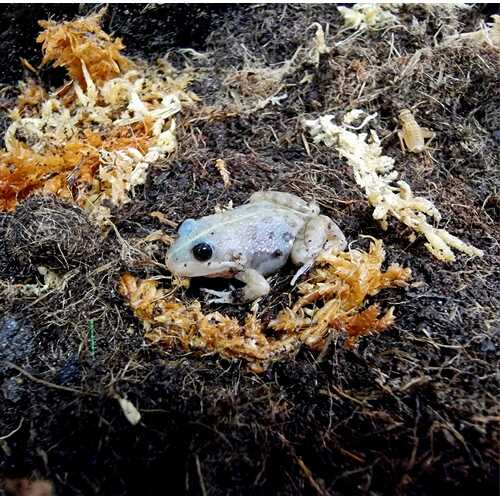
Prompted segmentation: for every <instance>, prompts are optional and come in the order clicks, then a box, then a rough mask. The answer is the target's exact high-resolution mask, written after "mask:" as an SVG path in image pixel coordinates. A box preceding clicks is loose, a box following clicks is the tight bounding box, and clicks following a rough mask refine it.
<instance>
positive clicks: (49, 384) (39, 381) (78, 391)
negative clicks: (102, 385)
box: [3, 361, 99, 396]
mask: <svg viewBox="0 0 500 500" xmlns="http://www.w3.org/2000/svg"><path fill="white" fill-rule="evenodd" d="M3 364H4V365H6V366H8V367H9V368H13V369H14V370H17V371H18V372H19V373H21V374H23V375H24V376H25V377H26V378H29V379H30V380H31V381H33V382H36V383H37V384H42V385H45V386H47V387H50V388H51V389H59V390H61V391H67V392H72V393H74V394H83V395H85V396H99V394H98V393H97V392H93V391H92V392H90V391H82V390H81V389H75V388H73V387H64V386H63V385H59V384H53V383H52V382H47V381H46V380H43V379H41V378H37V377H35V376H34V375H31V373H29V372H27V371H26V370H23V369H22V368H21V367H20V366H17V365H15V364H14V363H11V362H10V361H4V362H3Z"/></svg>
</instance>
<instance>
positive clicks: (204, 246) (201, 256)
mask: <svg viewBox="0 0 500 500" xmlns="http://www.w3.org/2000/svg"><path fill="white" fill-rule="evenodd" d="M192 251H193V255H194V256H195V258H196V259H197V260H201V261H202V262H204V261H206V260H208V259H210V257H212V254H213V250H212V247H211V246H210V245H209V244H208V243H198V244H197V245H195V246H194V247H193V250H192Z"/></svg>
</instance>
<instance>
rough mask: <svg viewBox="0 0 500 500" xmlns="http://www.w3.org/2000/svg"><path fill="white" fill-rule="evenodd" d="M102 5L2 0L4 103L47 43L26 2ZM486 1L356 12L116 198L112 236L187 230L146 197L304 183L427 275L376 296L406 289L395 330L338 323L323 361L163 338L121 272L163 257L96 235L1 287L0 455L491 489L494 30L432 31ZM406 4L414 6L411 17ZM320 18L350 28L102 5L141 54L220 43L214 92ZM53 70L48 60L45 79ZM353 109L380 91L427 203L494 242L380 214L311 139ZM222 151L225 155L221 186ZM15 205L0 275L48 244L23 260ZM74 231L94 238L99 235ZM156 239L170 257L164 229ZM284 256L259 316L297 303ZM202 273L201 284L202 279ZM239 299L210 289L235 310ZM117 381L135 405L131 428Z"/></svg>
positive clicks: (182, 135) (244, 10)
mask: <svg viewBox="0 0 500 500" xmlns="http://www.w3.org/2000/svg"><path fill="white" fill-rule="evenodd" d="M93 8H95V7H93V6H91V5H90V6H89V5H82V6H79V5H77V4H73V5H65V6H58V7H57V10H56V7H53V6H50V5H46V6H40V5H36V6H34V5H32V6H29V5H25V6H2V8H1V10H0V17H1V19H2V22H3V24H4V25H8V26H10V27H9V29H8V30H6V31H4V32H3V33H2V35H1V36H0V45H1V47H2V48H3V51H2V53H3V54H6V57H5V58H3V60H2V69H3V71H2V79H3V83H4V84H6V85H10V86H11V88H10V89H9V90H8V91H6V93H5V94H3V95H4V99H5V100H4V101H2V103H3V104H2V103H0V104H1V106H0V107H1V109H0V114H1V117H2V123H3V124H5V123H7V118H6V113H7V111H8V102H9V101H8V99H9V95H10V94H9V92H10V93H11V94H12V95H15V85H16V82H17V81H18V80H19V79H21V78H22V77H23V71H22V68H21V66H20V64H19V62H18V61H19V57H26V58H27V59H29V60H30V62H32V64H35V63H37V62H38V61H39V58H40V53H39V49H38V48H37V47H36V44H35V42H34V39H35V37H36V34H37V33H38V27H37V25H36V20H37V19H43V18H47V17H48V16H53V17H54V18H55V19H63V18H68V19H69V18H72V17H73V16H74V15H77V14H80V15H81V14H85V13H87V12H89V10H91V9H93ZM405 9H407V10H405ZM491 13H492V12H491V9H490V7H488V6H481V5H478V6H475V7H474V8H472V9H471V10H468V11H466V12H465V11H464V12H461V11H450V12H442V11H439V10H435V11H432V10H431V11H429V10H425V9H424V8H423V7H412V8H411V10H410V7H408V8H406V7H405V8H403V10H402V12H401V16H402V23H401V25H400V26H399V27H396V28H394V29H392V30H387V31H384V30H380V31H375V32H369V33H364V34H362V35H361V36H359V37H358V38H356V40H355V41H354V42H352V43H351V44H345V45H340V46H339V47H337V48H335V49H333V50H332V52H331V53H330V54H325V55H323V56H322V57H321V59H320V62H319V65H318V67H317V68H316V67H314V66H313V65H311V66H310V67H303V68H301V69H300V71H298V72H296V73H295V74H292V75H289V76H287V77H286V80H285V83H286V88H285V89H284V91H283V92H286V93H287V98H286V99H285V100H283V101H281V102H280V104H279V105H271V106H268V107H266V108H265V109H264V110H261V111H259V112H256V113H251V114H246V115H239V116H232V117H226V118H225V119H221V120H218V121H210V122H202V123H200V124H199V125H197V126H196V127H191V128H187V127H185V128H183V127H180V129H179V132H178V140H179V150H178V151H177V153H176V154H175V155H174V157H173V158H172V159H171V160H169V162H168V163H164V164H161V165H157V166H156V167H155V168H154V169H152V171H151V172H150V175H149V178H148V181H147V183H146V185H145V186H144V187H143V188H141V189H140V190H138V191H137V193H136V197H135V198H134V201H133V203H130V204H129V205H127V206H125V207H123V208H122V209H120V210H118V211H117V212H116V213H115V224H116V227H117V229H118V231H119V233H120V235H121V237H122V238H125V239H126V240H128V241H134V239H136V238H140V237H144V236H146V235H147V234H149V233H150V232H152V231H154V230H157V229H162V230H164V231H165V232H166V233H168V234H172V235H173V234H174V232H175V230H174V229H173V228H171V227H170V226H164V225H162V224H161V223H160V222H158V221H157V220H156V219H154V218H152V217H150V216H149V215H148V214H149V213H150V212H151V211H153V210H159V211H161V212H163V213H164V214H167V215H168V217H169V219H171V220H172V221H173V222H175V223H179V222H181V221H182V220H184V219H185V218H187V217H199V216H202V215H206V214H209V213H212V212H213V210H214V207H215V206H216V205H219V206H224V205H226V204H227V203H229V202H230V201H232V202H233V203H234V205H235V206H236V205H238V204H240V203H242V202H244V201H245V200H246V199H247V198H248V196H249V195H250V194H251V193H252V192H254V191H255V190H258V189H278V190H283V191H289V192H293V193H296V194H299V195H300V196H303V197H304V198H308V199H312V198H314V199H315V200H316V201H317V202H318V203H319V204H320V206H321V208H322V211H323V213H325V214H327V215H329V216H331V217H332V218H333V219H334V220H335V221H336V222H337V223H338V224H339V226H340V227H341V228H342V229H343V231H344V232H345V234H346V236H347V238H348V239H349V241H353V240H358V239H359V238H360V235H369V236H373V237H376V238H381V239H382V240H383V241H384V244H385V246H386V250H387V254H388V262H398V263H400V264H403V265H405V266H409V267H411V269H412V272H413V281H414V283H416V284H417V286H413V287H410V288H408V289H402V290H386V291H384V292H383V293H381V294H380V295H379V296H378V297H377V299H378V300H379V301H380V302H381V304H382V305H383V306H384V307H388V306H391V305H394V306H395V307H396V316H397V321H396V326H395V327H394V328H392V329H391V330H390V331H388V332H385V333H384V334H381V335H379V336H374V337H369V338H365V339H363V340H362V341H361V342H360V343H359V345H358V346H357V348H356V349H355V350H353V351H350V350H347V349H346V348H345V347H344V345H343V341H342V340H341V339H338V340H337V341H333V342H332V344H331V345H330V347H329V350H328V352H326V353H323V355H322V356H321V358H320V359H318V357H317V355H315V354H313V353H311V352H310V351H308V350H307V349H305V348H304V349H302V350H301V351H300V352H298V353H297V355H296V356H295V357H294V358H293V359H288V360H283V361H281V362H278V363H275V364H273V365H272V366H271V367H270V368H269V370H267V371H266V372H265V373H264V374H261V375H256V374H253V373H251V372H249V371H248V370H247V369H246V367H245V365H244V364H243V363H240V362H231V361H228V360H224V359H221V358H220V357H218V356H216V355H206V354H205V355H201V354H199V353H198V354H197V353H188V354H186V353H181V352H175V351H174V352H168V353H167V352H164V351H161V350H159V349H156V348H154V347H151V346H148V345H147V344H146V343H145V342H144V340H143V337H142V327H141V325H140V324H139V322H138V321H137V320H136V319H135V318H134V317H133V315H132V312H131V311H130V310H129V309H128V308H127V307H126V305H125V304H124V303H123V301H122V299H121V297H120V296H119V294H118V292H117V289H116V287H117V282H118V278H119V276H120V274H121V273H122V272H124V271H129V272H132V273H134V274H136V275H138V276H141V277H145V276H154V275H159V274H164V275H165V276H164V277H163V280H164V283H165V285H168V284H169V282H170V277H169V275H168V273H166V272H165V270H164V269H161V268H157V267H155V266H154V265H146V264H144V263H143V264H141V263H138V262H135V261H133V260H131V259H130V258H127V256H124V255H123V252H122V251H121V246H120V245H119V242H118V241H117V239H116V236H115V235H114V234H111V235H110V236H109V237H108V239H107V240H103V241H100V240H98V239H97V238H95V239H93V242H92V245H91V248H92V251H91V252H90V251H89V252H88V254H89V255H88V258H85V259H82V258H80V257H79V258H78V259H76V263H74V264H72V265H71V266H70V267H71V270H70V271H69V273H68V274H67V275H66V277H67V280H66V282H65V285H64V286H63V287H60V288H58V289H57V290H53V291H51V290H49V291H47V292H46V293H44V294H42V295H41V296H40V297H38V298H36V299H33V298H32V297H31V298H30V297H24V298H23V297H19V296H18V295H16V294H11V293H8V292H7V291H4V293H3V294H2V302H1V304H0V313H1V317H0V409H1V411H0V476H2V477H5V478H26V477H28V478H35V479H36V478H38V479H49V480H50V481H52V482H53V483H54V485H55V490H56V492H57V493H60V494H97V493H99V494H282V495H286V494H300V495H302V494H345V495H349V494H405V495H410V494H412V495H415V494H457V493H459V494H462V495H466V494H474V495H480V494H495V493H497V494H498V473H499V470H498V459H499V455H498V449H499V440H498V437H499V433H498V431H499V428H498V424H499V422H498V415H499V404H498V393H499V391H498V387H499V386H498V361H499V359H498V352H499V350H498V335H499V334H500V325H499V322H498V308H499V305H500V300H499V299H500V292H499V261H500V259H499V247H498V238H499V237H500V230H499V225H498V217H499V204H498V196H499V185H498V158H499V143H498V133H499V130H500V120H499V115H500V113H499V109H500V106H499V105H500V98H499V92H500V82H499V80H498V74H499V71H498V64H499V62H498V52H497V51H495V50H494V49H492V48H490V47H488V46H483V47H472V48H471V47H462V48H459V49H457V48H453V47H444V46H441V45H440V42H441V41H442V39H443V37H444V36H445V35H446V32H447V30H448V29H451V28H452V27H456V28H458V29H459V30H460V31H472V30H474V29H477V27H478V26H479V21H480V19H484V18H486V17H487V16H488V15H490V14H491ZM412 18H415V19H416V20H417V21H418V23H419V24H418V25H414V26H413V28H412V29H410V27H411V26H412ZM313 22H320V23H321V24H323V25H325V24H326V23H329V25H330V37H333V39H330V40H327V41H330V42H331V41H332V40H333V41H339V40H342V39H344V38H346V37H347V36H348V35H349V33H350V32H344V33H342V32H340V30H341V25H342V20H341V18H340V15H339V13H338V11H337V9H336V7H335V6H334V5H330V6H328V5H321V6H319V5H318V6H305V5H274V6H272V5H268V6H245V5H242V6H230V5H220V6H213V7H206V6H200V5H191V6H190V5H184V4H183V5H180V4H179V5H163V6H154V5H149V4H148V5H147V6H146V5H130V6H127V5H116V4H112V5H110V6H109V9H108V14H107V16H106V18H105V27H106V29H107V30H109V31H110V32H113V33H114V34H116V35H118V36H120V37H122V38H123V41H124V43H125V45H126V47H127V49H126V50H127V53H128V54H130V55H132V56H135V57H143V58H148V59H154V58H155V57H156V56H161V55H164V53H165V52H166V51H172V54H173V55H172V57H173V58H174V59H175V57H177V56H176V53H175V49H177V48H185V47H192V48H194V49H195V50H197V51H201V52H207V53H209V54H210V61H211V64H212V66H213V72H212V76H210V77H206V78H205V79H204V80H202V81H201V82H197V83H196V84H195V91H196V92H197V93H198V95H200V97H201V98H202V99H203V100H204V102H206V103H208V104H211V103H214V102H217V99H219V98H220V95H221V92H222V90H221V89H223V84H222V81H223V79H224V77H225V75H226V74H227V71H229V69H230V68H237V69H241V68H242V67H243V64H244V61H245V57H246V56H247V57H248V54H253V55H254V56H256V57H258V58H260V60H261V61H262V60H263V61H265V63H266V64H267V65H273V64H277V63H282V62H283V61H284V60H286V59H289V58H290V57H292V55H293V53H294V52H295V50H296V49H297V48H298V47H299V46H305V45H306V44H307V43H308V41H309V40H310V39H311V38H312V35H313V34H314V30H309V29H308V28H309V26H310V25H311V24H312V23H313ZM436 33H437V35H436ZM435 43H437V45H435ZM425 48H428V50H425V51H424V52H423V53H422V55H421V58H420V59H419V62H418V65H417V66H416V67H415V70H414V71H413V73H412V74H411V75H410V76H406V77H402V76H401V73H402V68H403V67H405V66H407V64H408V62H409V60H410V58H411V57H412V55H413V54H414V53H415V52H416V51H417V50H419V49H425ZM37 58H38V59H37ZM306 74H307V75H309V77H308V83H306V84H301V83H300V82H301V80H302V79H303V77H304V76H305V75H306ZM62 77H63V74H62V73H61V74H57V72H54V71H53V70H51V71H47V72H46V73H42V75H41V78H42V79H43V80H44V82H45V83H46V84H54V85H57V84H58V83H60V81H62V80H61V79H62ZM2 106H3V107H2ZM413 106H415V108H416V109H417V113H418V118H419V123H420V124H421V125H422V126H426V127H428V128H431V129H432V130H434V131H435V132H436V138H435V139H434V141H433V143H432V144H431V146H430V150H429V151H428V152H426V153H423V154H422V155H410V154H408V153H406V154H405V153H403V152H402V151H401V148H400V146H399V141H398V139H397V136H396V134H395V133H393V132H394V131H395V129H396V121H395V119H394V118H395V117H396V116H397V112H398V110H399V109H401V108H402V107H413ZM352 108H364V109H366V110H367V111H370V112H374V111H377V112H378V113H379V116H378V118H377V120H378V121H377V128H378V129H382V130H385V131H386V134H385V135H384V138H383V144H384V152H385V153H386V154H388V155H390V156H393V157H394V158H395V159H396V164H397V169H398V170H399V171H400V172H401V177H402V178H403V179H405V180H406V181H407V182H408V183H409V184H410V185H411V186H412V188H413V189H414V191H415V192H416V193H417V194H419V195H422V196H425V197H428V198H430V199H432V200H433V201H434V202H435V204H436V206H437V207H439V209H440V210H441V212H442V215H443V221H442V223H441V224H442V227H446V229H447V230H448V231H450V232H451V233H453V234H455V235H456V236H458V237H460V238H462V239H464V240H465V241H467V242H469V243H471V244H473V245H475V246H477V247H479V248H481V249H483V250H484V252H485V257H484V258H481V259H469V258H467V257H464V256H459V257H458V258H457V260H456V262H454V263H442V262H439V261H437V260H435V259H434V258H433V257H432V256H431V255H430V254H429V253H428V252H427V251H426V249H425V248H424V245H423V241H422V239H421V238H417V239H416V240H415V241H411V240H410V238H409V237H410V233H409V231H408V230H407V229H405V227H403V226H402V225H400V224H397V223H391V224H390V226H389V229H388V230H387V231H383V230H382V229H380V228H379V227H378V226H377V224H376V223H375V221H374V220H373V219H372V217H371V212H372V209H371V208H370V207H369V206H368V204H367V202H366V200H365V198H364V195H363V193H362V192H361V190H360V189H359V188H358V187H357V186H356V183H355V181H354V178H353V175H352V172H351V169H350V168H349V167H348V165H347V164H346V163H345V162H343V161H342V160H340V159H339V158H338V157H337V155H336V154H335V153H334V151H333V150H331V149H328V148H326V147H319V146H318V147H316V146H313V145H312V144H311V148H310V154H308V153H307V151H306V150H305V148H304V143H303V138H302V134H303V133H304V131H303V130H302V128H301V119H302V118H303V117H316V116H317V115H318V114H324V113H331V114H335V113H342V112H344V111H346V110H350V109H352ZM217 158H224V159H225V160H226V163H227V167H228V169H229V171H230V173H231V177H232V179H233V183H232V184H231V186H230V187H229V188H225V187H224V184H223V181H222V179H221V177H220V175H219V173H218V171H217V169H216V167H215V160H216V159H217ZM15 216H16V215H10V214H9V215H7V214H0V277H1V278H2V280H4V281H3V282H4V283H9V284H10V285H11V286H15V284H19V283H35V282H36V280H37V279H38V280H40V279H41V276H40V274H39V269H38V267H37V266H39V264H40V262H38V261H37V262H34V261H33V262H31V261H26V259H18V258H16V255H17V254H16V250H17V247H14V246H13V243H12V241H10V240H8V239H6V238H7V236H6V233H7V231H6V229H5V228H6V227H7V226H9V224H8V222H9V220H10V218H11V217H15ZM9 227H10V226H9ZM74 234H75V238H76V235H77V234H80V233H78V232H75V233H74ZM82 234H83V233H82ZM85 234H86V233H85ZM67 237H68V238H69V236H67ZM82 238H83V240H82V242H79V243H80V244H81V245H83V246H85V244H86V243H85V241H86V240H88V238H89V237H88V235H87V236H84V237H83V236H82ZM359 245H360V246H362V247H365V248H366V246H367V241H366V240H361V241H360V242H359ZM70 246H71V245H70ZM72 248H73V247H72ZM78 249H79V250H80V249H81V246H78ZM154 251H155V252H156V253H155V257H156V258H157V260H158V261H159V262H161V260H162V256H163V254H164V251H165V248H164V247H162V246H161V245H160V244H159V245H158V246H157V247H156V249H155V250H154ZM78 255H80V253H78ZM56 261H57V262H60V260H59V261H58V260H57V256H54V262H56ZM43 264H44V265H46V266H48V267H50V264H51V263H50V258H49V261H46V260H45V261H43ZM54 266H55V268H57V266H56V265H55V264H54ZM293 272H294V270H293V269H292V267H291V266H289V267H286V268H285V269H283V270H282V271H280V272H279V273H277V274H276V275H274V276H272V277H271V278H270V282H271V284H272V293H271V294H270V295H269V296H268V297H266V298H265V299H264V300H263V301H262V304H261V311H262V318H263V319H264V320H265V319H266V318H268V317H270V316H271V315H272V314H274V313H275V312H276V311H277V310H279V309H280V308H282V307H283V306H285V305H288V304H289V302H290V300H291V297H293V293H294V292H293V291H292V290H290V286H289V281H290V277H291V276H292V275H293ZM197 286H198V287H199V286H200V284H199V283H198V284H196V283H194V287H193V288H192V290H190V291H189V292H187V293H188V297H189V296H191V297H192V296H198V297H199V296H200V295H199V291H197ZM189 294H190V295H189ZM290 294H292V295H290ZM206 307H207V309H208V308H209V306H206ZM248 308H249V306H219V307H216V308H214V309H217V310H220V311H222V312H225V313H228V314H233V315H237V316H238V317H243V316H244V315H245V314H246V312H248ZM117 397H126V398H127V399H128V400H129V401H131V402H132V403H133V404H134V405H135V406H136V407H137V409H138V410H139V411H140V413H141V415H142V420H141V422H140V423H139V424H138V425H137V426H131V424H130V423H129V422H128V421H127V420H126V418H125V417H124V414H123V412H122V411H121V409H120V406H119V404H118V401H117ZM1 488H2V487H1V483H0V491H2V489H1Z"/></svg>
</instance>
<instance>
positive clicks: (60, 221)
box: [5, 196, 101, 269]
mask: <svg viewBox="0 0 500 500" xmlns="http://www.w3.org/2000/svg"><path fill="white" fill-rule="evenodd" d="M5 244H6V247H7V248H6V250H7V252H8V253H9V255H10V256H12V258H14V259H15V260H16V261H17V262H18V263H20V264H28V263H31V264H33V265H46V266H48V267H51V268H55V269H71V268H74V267H78V266H80V265H85V264H89V263H90V262H91V261H92V260H95V257H96V255H97V254H98V251H99V248H100V245H101V238H100V236H99V233H98V231H97V228H96V227H94V226H93V225H92V224H91V223H90V222H89V220H88V218H87V216H86V214H85V213H84V212H83V210H82V209H81V208H79V207H78V206H76V205H73V204H72V203H69V202H67V201H63V200H60V199H57V198H55V197H53V196H31V197H29V198H28V199H26V200H25V201H24V202H23V203H21V204H20V205H19V206H18V208H17V210H16V212H15V213H14V215H13V217H12V218H11V219H10V221H9V223H8V224H7V228H6V232H5Z"/></svg>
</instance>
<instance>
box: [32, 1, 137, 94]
mask: <svg viewBox="0 0 500 500" xmlns="http://www.w3.org/2000/svg"><path fill="white" fill-rule="evenodd" d="M104 12H105V9H102V10H101V11H100V12H98V13H97V14H94V15H92V16H88V17H84V18H80V19H75V20H74V21H69V22H65V23H56V22H54V21H51V20H49V21H39V24H40V26H41V27H42V28H44V31H43V32H42V33H41V34H40V35H39V36H38V38H37V42H39V43H42V44H43V46H42V48H43V61H42V64H47V63H49V62H52V64H53V66H54V67H57V66H63V67H65V68H66V69H67V70H68V73H69V75H70V77H71V78H72V79H73V80H76V81H77V82H78V83H79V84H80V85H82V86H83V87H84V88H86V81H85V76H84V70H83V65H85V66H86V69H87V70H88V72H89V74H90V77H91V78H92V80H93V81H94V83H96V84H97V85H101V84H103V83H104V82H106V81H108V80H110V79H112V78H116V77H117V76H119V75H120V74H121V73H122V72H123V71H124V70H126V69H128V68H130V67H132V66H133V64H132V62H131V61H130V60H129V59H128V58H126V57H125V56H123V55H122V54H121V53H120V51H121V50H122V49H123V47H124V46H123V44H122V42H121V40H120V39H119V38H117V39H114V40H113V39H112V38H111V37H110V36H109V35H108V34H107V33H105V32H104V31H103V30H102V28H101V27H100V26H99V23H100V22H101V18H102V16H103V14H104Z"/></svg>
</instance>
